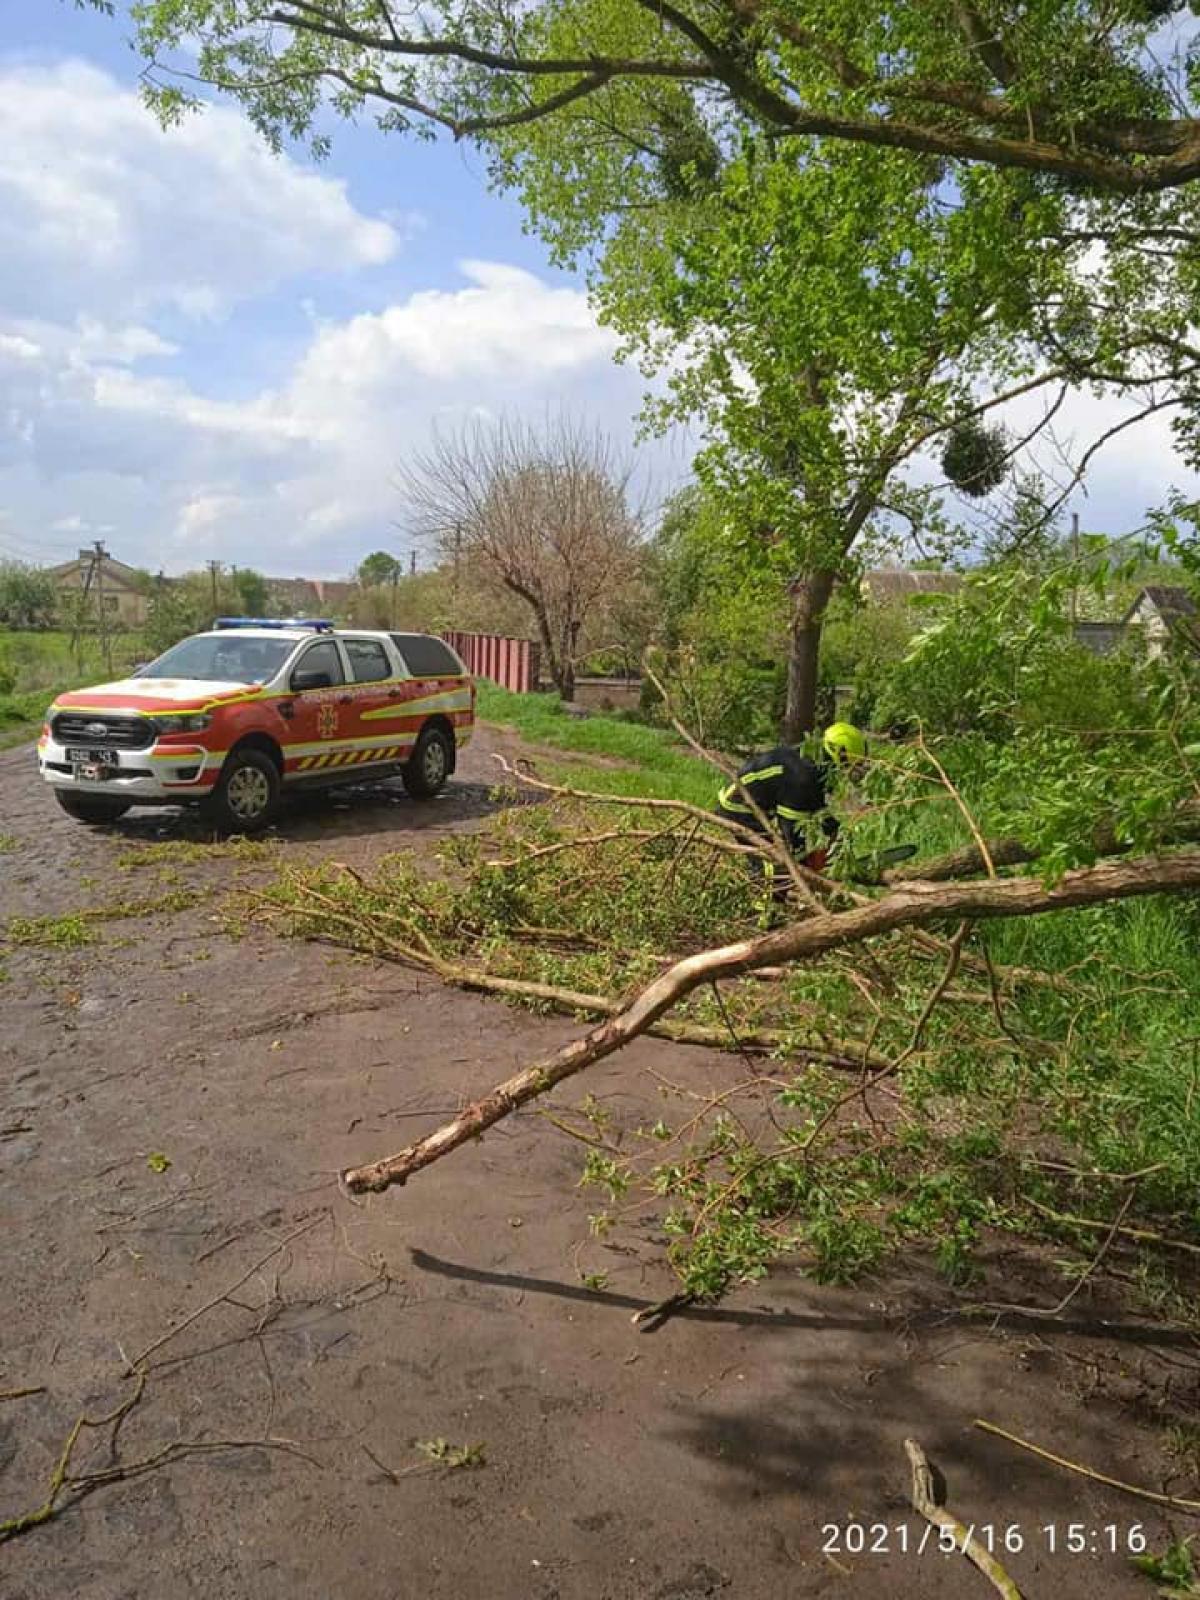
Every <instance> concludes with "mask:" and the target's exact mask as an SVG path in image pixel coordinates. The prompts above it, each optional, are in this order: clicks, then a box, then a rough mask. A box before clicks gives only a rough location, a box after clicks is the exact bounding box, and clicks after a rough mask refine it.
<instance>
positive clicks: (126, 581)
mask: <svg viewBox="0 0 1200 1600" xmlns="http://www.w3.org/2000/svg"><path fill="white" fill-rule="evenodd" d="M94 559H95V557H94V555H93V553H92V552H91V551H90V550H81V551H80V552H79V554H78V555H77V556H75V557H74V558H73V559H72V560H70V561H60V562H59V563H58V565H57V566H55V567H48V568H47V569H46V570H47V575H48V576H49V577H51V578H67V577H70V576H72V575H73V574H74V573H76V572H79V571H80V570H81V569H83V568H86V567H87V566H88V565H89V564H90V563H91V562H92V561H93V560H94ZM103 567H104V577H105V579H106V581H108V582H115V583H118V584H120V585H121V586H122V587H124V588H127V589H138V588H140V583H139V574H138V570H137V568H136V567H131V566H129V565H128V563H127V562H124V561H118V560H117V558H116V556H110V555H106V556H105V557H104V558H103Z"/></svg>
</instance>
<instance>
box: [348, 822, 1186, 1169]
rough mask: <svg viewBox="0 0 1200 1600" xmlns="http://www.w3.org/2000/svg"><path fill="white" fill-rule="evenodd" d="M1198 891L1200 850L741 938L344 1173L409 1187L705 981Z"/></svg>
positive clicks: (696, 958) (1003, 883) (891, 900)
mask: <svg viewBox="0 0 1200 1600" xmlns="http://www.w3.org/2000/svg"><path fill="white" fill-rule="evenodd" d="M1197 887H1200V851H1195V850H1194V851H1188V852H1181V853H1180V854H1178V855H1175V856H1144V857H1140V858H1138V859H1136V860H1133V861H1125V862H1119V863H1117V862H1109V863H1103V864H1101V865H1099V866H1095V867H1086V868H1081V869H1079V870H1076V871H1074V872H1068V873H1066V874H1065V875H1064V876H1063V878H1062V879H1061V881H1060V882H1059V883H1057V884H1056V885H1054V886H1053V887H1052V888H1047V887H1046V886H1045V885H1044V884H1043V883H1041V882H1040V881H1039V880H1038V879H1036V878H1009V879H1004V880H989V881H987V882H974V883H966V884H951V885H939V884H926V883H922V884H913V885H909V886H906V887H903V888H897V889H894V890H893V891H892V892H891V893H890V894H888V895H886V896H885V897H884V898H883V899H881V900H879V901H876V902H872V903H870V904H868V905H857V906H854V907H852V908H851V909H849V910H846V911H839V912H832V911H825V912H821V913H819V914H817V915H815V916H810V917H809V918H807V919H806V920H805V921H802V922H795V923H791V924H789V925H787V926H785V927H783V928H778V929H775V930H773V931H772V932H770V933H765V934H762V935H760V936H759V937H757V938H754V939H742V940H738V941H737V942H736V943H734V944H730V945H725V946H723V947H721V948H718V949H713V950H705V951H701V952H700V953H699V954H697V955H692V956H687V957H685V958H684V959H683V960H681V961H677V962H676V963H675V964H674V965H673V966H672V967H670V968H668V970H667V971H666V972H664V973H662V974H661V975H660V976H659V977H658V978H656V979H655V980H654V982H653V983H651V984H649V985H647V987H646V988H645V989H643V990H642V991H641V993H640V994H638V995H637V996H636V997H635V998H634V999H633V1000H632V1001H631V1002H630V1004H629V1005H628V1006H626V1008H625V1009H624V1010H623V1011H621V1012H620V1013H619V1014H618V1015H616V1016H614V1017H612V1018H610V1019H609V1020H608V1021H606V1022H603V1023H601V1024H599V1025H598V1026H597V1027H595V1028H593V1029H591V1031H590V1032H588V1033H587V1034H585V1035H584V1036H583V1037H582V1038H579V1039H574V1040H572V1041H571V1043H570V1044H567V1045H564V1046H563V1047H562V1048H561V1049H560V1050H556V1051H554V1052H553V1053H552V1054H551V1055H549V1056H547V1057H545V1058H544V1059H543V1060H541V1061H538V1062H535V1063H534V1064H533V1065H532V1066H529V1067H526V1068H525V1069H524V1070H523V1071H521V1072H519V1073H517V1074H516V1075H515V1076H514V1077H511V1078H509V1079H506V1080H505V1082H503V1083H501V1084H498V1085H497V1086H496V1087H495V1088H494V1089H493V1090H492V1091H491V1092H490V1093H489V1094H487V1095H485V1096H484V1097H483V1098H482V1099H481V1100H478V1101H475V1102H474V1103H473V1104H472V1105H469V1106H467V1107H466V1108H465V1109H464V1110H463V1111H462V1112H461V1113H460V1115H459V1116H457V1117H455V1118H454V1119H453V1120H452V1121H450V1122H448V1123H446V1124H444V1125H443V1126H442V1127H441V1128H438V1129H436V1130H435V1131H434V1132H432V1133H430V1134H427V1135H426V1136H425V1137H424V1138H422V1139H419V1140H417V1141H416V1142H415V1143H414V1144H411V1145H409V1146H407V1147H406V1148H405V1149H404V1150H401V1151H399V1152H398V1153H397V1154H396V1155H393V1156H389V1157H386V1158H384V1159H383V1160H380V1161H376V1162H372V1163H370V1164H369V1165H366V1166H361V1167H351V1168H349V1169H348V1170H347V1171H346V1172H345V1173H344V1174H343V1180H344V1182H345V1185H346V1187H347V1188H348V1189H350V1190H352V1191H356V1192H362V1191H364V1190H369V1191H372V1192H379V1191H381V1190H383V1189H387V1188H389V1187H390V1186H391V1185H392V1184H394V1183H404V1182H406V1181H407V1179H408V1178H410V1177H411V1176H412V1174H413V1173H414V1172H418V1171H420V1169H421V1168H422V1167H426V1166H429V1165H431V1164H432V1163H433V1162H434V1161H438V1160H440V1159H441V1158H442V1157H443V1156H445V1155H448V1154H449V1153H450V1152H451V1151H452V1150H456V1149H457V1148H458V1147H459V1146H460V1145H462V1144H466V1143H467V1142H468V1141H469V1140H472V1139H477V1138H479V1137H480V1135H481V1134H483V1133H484V1132H485V1131H486V1130H487V1129H488V1128H490V1127H492V1126H493V1125H494V1124H495V1123H497V1122H500V1121H502V1120H503V1119H504V1118H505V1117H507V1116H509V1115H511V1113H512V1112H513V1111H515V1110H517V1109H518V1108H519V1107H520V1106H522V1105H524V1104H526V1103H527V1102H528V1101H530V1100H533V1099H536V1098H537V1097H538V1096H539V1095H543V1094H546V1093H548V1092H549V1091H550V1090H551V1089H553V1088H554V1086H555V1085H556V1084H558V1083H561V1082H562V1081H563V1080H564V1079H566V1078H570V1077H573V1076H574V1075H575V1074H576V1073H579V1072H582V1071H583V1070H584V1068H585V1067H588V1066H591V1065H592V1064H593V1063H594V1062H596V1061H600V1060H602V1059H603V1058H604V1057H606V1056H609V1055H612V1054H613V1053H614V1052H615V1051H617V1050H620V1049H621V1048H622V1047H623V1046H624V1045H626V1044H628V1043H629V1042H630V1040H632V1039H635V1038H637V1037H638V1036H639V1035H640V1034H643V1033H645V1032H646V1031H647V1029H648V1028H650V1027H651V1026H653V1025H654V1024H655V1023H656V1022H658V1021H659V1019H660V1018H662V1017H663V1016H664V1015H665V1014H666V1012H668V1011H669V1010H671V1008H672V1007H673V1006H675V1005H676V1004H677V1003H678V1002H679V1001H680V1000H682V999H683V998H684V996H685V995H687V994H690V993H691V991H692V990H693V989H695V988H697V987H698V986H699V985H700V984H705V983H712V982H713V981H714V980H716V979H720V978H730V977H737V976H740V975H741V974H742V973H744V972H750V971H753V970H755V969H756V968H758V967H763V966H770V965H775V964H778V963H779V962H781V961H803V960H811V959H812V958H813V957H816V956H820V955H824V954H826V953H827V952H829V951H830V950H837V949H841V948H843V947H845V946H847V945H852V944H859V943H861V942H862V941H863V940H865V939H870V938H874V937H877V936H878V935H880V934H886V933H893V932H895V931H896V930H898V929H901V928H908V927H924V926H928V925H929V924H930V923H937V922H944V921H947V920H949V919H951V918H958V919H960V920H964V919H970V918H986V917H1018V916H1035V915H1038V914H1040V913H1042V912H1052V911H1064V910H1068V909H1071V908H1072V907H1075V906H1082V905H1094V904H1097V903H1099V902H1101V901H1105V900H1116V899H1127V898H1130V897H1134V896H1141V895H1148V894H1157V893H1162V892H1164V891H1167V892H1170V891H1172V890H1174V891H1178V890H1182V889H1192V888H1197Z"/></svg>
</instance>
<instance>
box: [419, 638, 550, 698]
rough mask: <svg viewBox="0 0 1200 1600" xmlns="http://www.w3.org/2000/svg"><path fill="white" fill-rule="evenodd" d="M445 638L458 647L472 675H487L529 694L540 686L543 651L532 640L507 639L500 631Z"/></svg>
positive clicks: (454, 647)
mask: <svg viewBox="0 0 1200 1600" xmlns="http://www.w3.org/2000/svg"><path fill="white" fill-rule="evenodd" d="M442 638H443V639H445V641H446V643H447V644H448V645H449V646H450V647H451V649H453V650H457V651H458V653H459V655H460V656H461V657H462V659H463V663H464V665H465V666H466V669H467V671H468V672H469V673H471V675H472V676H473V677H476V678H487V679H489V680H490V681H491V682H492V683H498V684H499V685H500V687H501V688H502V689H512V690H513V691H514V693H516V694H528V693H529V692H530V690H532V689H536V688H537V681H538V668H539V665H540V661H539V657H540V654H541V652H540V651H539V649H538V647H537V645H536V644H534V642H533V640H532V639H507V638H505V637H504V636H503V635H502V634H499V633H459V632H457V631H456V630H453V629H452V630H451V631H450V632H448V633H444V634H443V635H442Z"/></svg>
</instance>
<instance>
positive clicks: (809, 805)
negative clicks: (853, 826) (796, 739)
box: [717, 744, 838, 853]
mask: <svg viewBox="0 0 1200 1600" xmlns="http://www.w3.org/2000/svg"><path fill="white" fill-rule="evenodd" d="M738 778H739V779H740V780H741V782H742V783H743V784H744V785H745V787H746V788H747V789H748V790H749V791H750V793H751V794H752V795H753V797H754V803H755V805H756V806H757V807H758V809H759V810H760V811H761V812H762V813H763V814H764V816H766V818H767V819H768V821H771V820H772V819H773V820H774V822H775V825H776V826H777V827H778V829H779V832H780V835H781V837H782V839H783V842H784V844H785V845H786V846H787V847H788V849H789V850H791V851H792V852H793V853H795V852H796V851H797V849H799V851H800V852H801V853H803V852H804V850H805V849H806V848H810V847H815V843H816V841H813V845H812V846H809V845H808V843H807V841H806V834H805V823H806V822H808V820H809V819H810V818H811V817H813V816H814V815H815V814H816V813H817V812H821V811H825V807H826V805H827V804H828V769H827V768H826V767H824V766H820V765H818V764H817V762H815V761H811V760H810V759H809V757H808V756H802V755H801V754H800V752H799V751H798V750H796V749H793V747H792V746H791V745H790V744H780V745H776V746H775V748H774V749H773V750H761V751H759V753H758V754H757V755H753V756H751V757H750V759H749V761H747V762H745V764H744V765H743V766H742V767H740V768H739V770H738ZM717 805H718V809H719V810H721V811H723V812H724V813H725V814H726V816H730V817H733V818H735V819H736V820H737V821H738V822H741V823H744V824H745V825H746V827H748V828H757V827H758V825H759V824H758V821H757V818H756V817H755V815H754V813H753V812H752V811H751V809H750V807H749V806H748V805H747V804H746V801H745V798H744V796H743V795H742V793H741V791H740V790H739V788H738V786H737V784H736V783H730V784H727V785H726V787H725V788H723V789H722V790H721V793H720V795H719V796H718V799H717ZM821 832H822V833H823V834H824V836H825V838H826V840H828V841H830V842H832V841H833V840H834V839H836V838H837V835H838V823H837V818H836V817H831V816H829V815H828V813H826V815H824V816H823V817H822V818H821Z"/></svg>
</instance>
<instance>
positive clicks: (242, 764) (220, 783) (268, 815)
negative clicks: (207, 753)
mask: <svg viewBox="0 0 1200 1600" xmlns="http://www.w3.org/2000/svg"><path fill="white" fill-rule="evenodd" d="M279 792H280V781H279V768H278V767H277V766H276V765H275V763H274V762H273V761H272V760H271V758H270V756H268V755H264V754H263V752H262V751H261V750H254V749H248V750H234V751H233V752H232V753H231V754H230V755H229V756H228V758H227V759H226V762H225V765H224V766H223V767H222V768H221V776H220V777H219V778H218V779H217V786H216V788H215V789H214V790H213V792H212V794H211V795H209V797H208V798H207V799H206V800H204V801H203V802H202V806H201V809H202V810H203V812H204V815H205V816H206V817H208V818H210V819H211V821H212V822H213V823H214V824H215V825H216V826H217V827H218V828H219V829H220V830H221V832H222V833H257V832H258V831H259V829H260V828H265V827H267V825H268V824H269V823H270V822H272V821H273V820H274V818H275V816H276V813H277V812H278V810H279Z"/></svg>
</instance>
